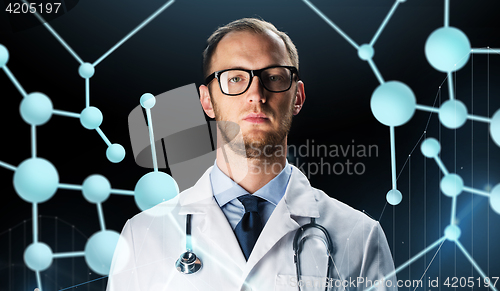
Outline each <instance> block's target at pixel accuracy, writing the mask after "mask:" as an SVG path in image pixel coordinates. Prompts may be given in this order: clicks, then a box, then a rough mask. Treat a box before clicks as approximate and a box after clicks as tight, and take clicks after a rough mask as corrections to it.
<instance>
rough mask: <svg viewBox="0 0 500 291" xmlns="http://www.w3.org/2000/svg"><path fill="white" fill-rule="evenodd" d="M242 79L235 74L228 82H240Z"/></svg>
mask: <svg viewBox="0 0 500 291" xmlns="http://www.w3.org/2000/svg"><path fill="white" fill-rule="evenodd" d="M242 80H243V79H242V78H241V77H239V76H236V77H232V78H230V79H229V82H231V83H238V82H241V81H242Z"/></svg>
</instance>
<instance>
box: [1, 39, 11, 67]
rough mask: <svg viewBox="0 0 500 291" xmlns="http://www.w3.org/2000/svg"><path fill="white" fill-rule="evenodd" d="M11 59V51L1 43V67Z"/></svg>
mask: <svg viewBox="0 0 500 291" xmlns="http://www.w3.org/2000/svg"><path fill="white" fill-rule="evenodd" d="M8 61H9V51H8V50H7V48H6V47H5V46H3V45H1V44H0V68H3V67H4V66H5V65H6V64H7V62H8Z"/></svg>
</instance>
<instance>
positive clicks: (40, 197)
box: [14, 158, 59, 203]
mask: <svg viewBox="0 0 500 291" xmlns="http://www.w3.org/2000/svg"><path fill="white" fill-rule="evenodd" d="M58 186H59V174H58V173H57V170H56V168H55V167H54V166H53V165H52V164H51V163H50V162H49V161H47V160H45V159H42V158H30V159H27V160H24V161H23V162H22V163H21V164H20V165H19V166H18V167H17V169H16V171H15V172H14V189H15V190H16V192H17V194H18V195H19V197H21V198H22V199H24V200H26V201H28V202H30V203H41V202H45V201H47V200H49V199H50V198H51V197H52V196H54V194H55V193H56V191H57V187H58Z"/></svg>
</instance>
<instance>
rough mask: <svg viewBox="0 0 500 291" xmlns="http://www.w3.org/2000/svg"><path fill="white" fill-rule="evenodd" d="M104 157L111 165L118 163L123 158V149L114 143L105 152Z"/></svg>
mask: <svg viewBox="0 0 500 291" xmlns="http://www.w3.org/2000/svg"><path fill="white" fill-rule="evenodd" d="M106 157H107V158H108V160H109V161H110V162H112V163H119V162H121V161H123V159H124V158H125V148H124V147H123V146H122V145H121V144H117V143H114V144H112V145H110V146H109V147H108V149H107V150H106Z"/></svg>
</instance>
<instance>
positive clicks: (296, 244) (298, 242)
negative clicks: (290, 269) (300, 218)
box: [293, 217, 333, 290]
mask: <svg viewBox="0 0 500 291" xmlns="http://www.w3.org/2000/svg"><path fill="white" fill-rule="evenodd" d="M310 228H316V229H319V230H321V232H323V234H324V236H325V239H326V244H327V251H328V266H327V271H326V276H327V277H328V276H329V275H330V271H331V266H332V263H331V262H332V261H333V257H332V254H333V243H332V239H331V237H330V235H329V233H328V231H327V230H326V228H324V227H323V226H322V225H319V224H317V223H316V219H315V218H313V217H312V218H311V223H308V224H304V225H303V226H301V227H300V228H299V229H298V230H297V231H296V232H295V236H294V237H293V252H294V254H293V261H294V263H295V271H296V274H297V282H300V280H301V277H302V274H301V271H300V252H301V251H302V247H301V246H302V245H304V241H305V239H306V238H304V239H300V238H301V237H302V236H303V235H304V232H305V231H306V230H308V229H310ZM297 286H298V287H299V290H300V284H297ZM325 290H328V285H326V286H325Z"/></svg>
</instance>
